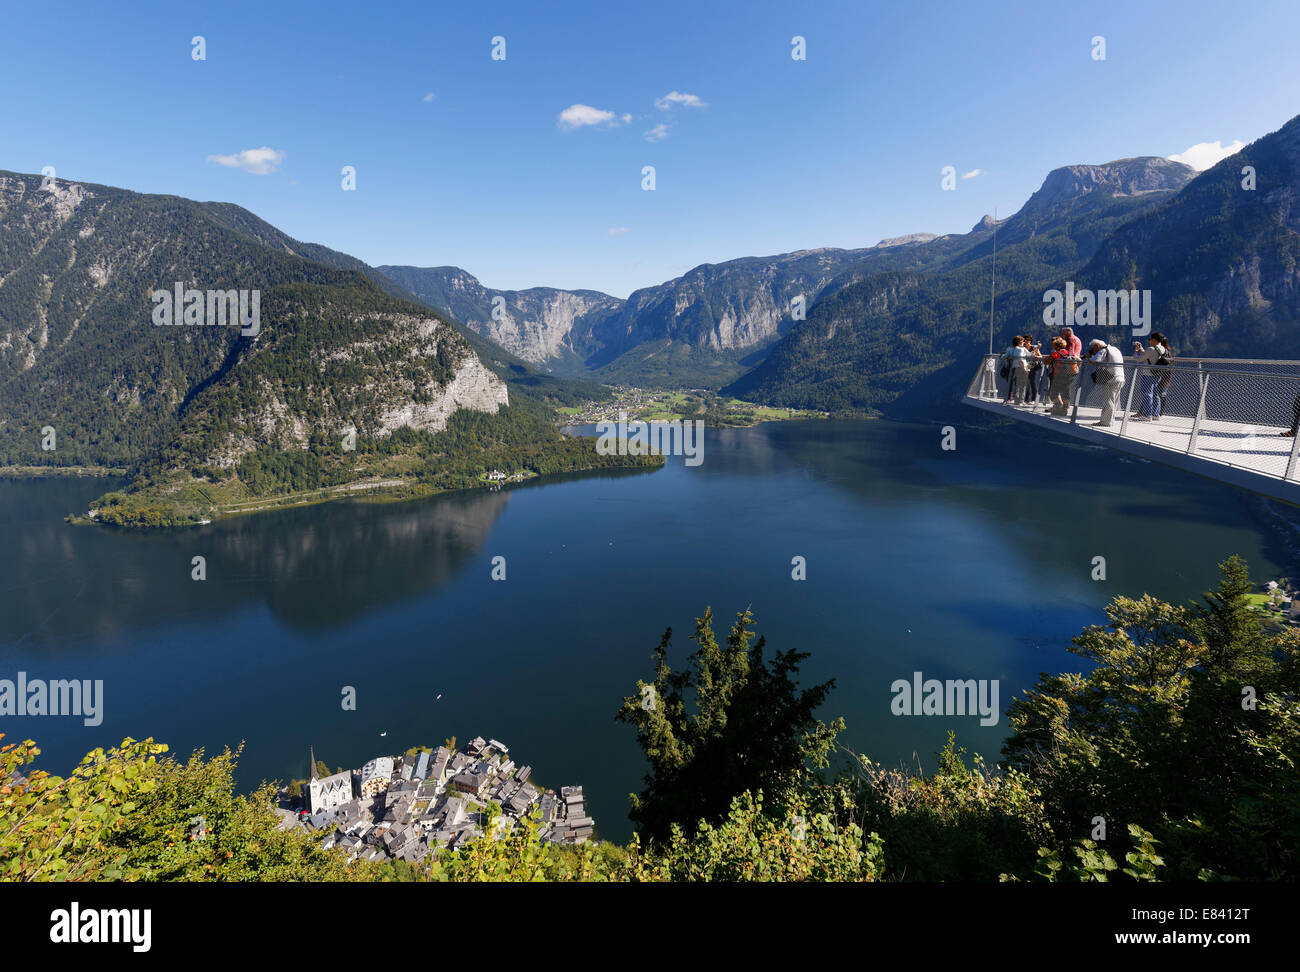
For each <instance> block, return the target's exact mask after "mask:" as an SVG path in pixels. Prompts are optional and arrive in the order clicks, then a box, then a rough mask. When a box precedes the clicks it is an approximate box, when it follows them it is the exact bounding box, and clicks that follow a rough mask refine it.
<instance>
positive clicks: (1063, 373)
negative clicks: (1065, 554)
mask: <svg viewBox="0 0 1300 972" xmlns="http://www.w3.org/2000/svg"><path fill="white" fill-rule="evenodd" d="M1087 360H1088V361H1091V362H1094V363H1096V368H1094V369H1092V370H1091V371H1090V372H1089V376H1090V378H1091V380H1092V381H1093V382H1094V383H1095V384H1096V385H1097V386H1098V390H1099V391H1100V392H1101V396H1102V397H1101V416H1100V419H1099V421H1097V422H1094V423H1093V424H1094V425H1101V426H1110V425H1111V423H1112V422H1114V420H1115V414H1116V413H1117V412H1119V411H1120V393H1121V392H1122V391H1123V389H1124V362H1125V358H1124V354H1123V352H1121V351H1120V349H1119V348H1117V347H1115V346H1114V345H1113V344H1107V343H1106V342H1105V341H1100V340H1098V341H1092V342H1090V343H1089V344H1088V358H1087ZM1082 361H1083V342H1082V341H1080V340H1079V338H1078V337H1076V336H1075V333H1074V329H1073V328H1070V327H1063V328H1061V333H1060V335H1059V336H1058V337H1054V338H1052V341H1051V351H1050V352H1048V353H1047V354H1046V355H1044V354H1043V347H1042V345H1041V344H1039V343H1038V342H1036V341H1035V340H1034V337H1033V335H1031V334H1018V335H1016V337H1014V338H1013V339H1012V341H1011V346H1010V347H1009V348H1007V349H1006V351H1004V352H1003V353H1002V377H1003V378H1005V379H1007V397H1006V400H1005V402H1004V404H1007V405H1021V404H1024V405H1034V404H1036V403H1037V402H1038V401H1039V400H1040V399H1045V400H1046V401H1047V402H1048V403H1050V405H1051V407H1050V408H1049V409H1048V414H1049V415H1067V414H1069V411H1070V401H1071V398H1072V396H1073V395H1074V392H1075V384H1076V383H1077V382H1078V380H1079V373H1080V365H1081V363H1082ZM1128 361H1129V362H1131V363H1133V364H1134V365H1136V367H1135V371H1136V373H1137V376H1138V392H1139V398H1138V402H1139V406H1138V411H1136V412H1135V413H1134V414H1133V417H1134V418H1138V419H1146V420H1150V421H1152V422H1154V421H1158V420H1159V418H1160V415H1161V412H1162V411H1163V410H1164V404H1165V396H1166V394H1167V393H1168V390H1169V381H1170V376H1171V371H1170V369H1169V367H1168V366H1169V365H1170V364H1172V363H1173V352H1171V351H1170V350H1169V342H1168V341H1167V340H1165V336H1164V335H1163V334H1161V333H1160V332H1159V331H1156V332H1154V333H1152V335H1151V337H1150V338H1149V339H1148V342H1147V346H1146V347H1143V346H1142V342H1141V341H1134V342H1133V356H1132V357H1131V358H1129V359H1128ZM1296 401H1297V403H1300V397H1297V399H1296ZM1297 413H1298V416H1300V406H1298V407H1297ZM1292 434H1294V433H1292Z"/></svg>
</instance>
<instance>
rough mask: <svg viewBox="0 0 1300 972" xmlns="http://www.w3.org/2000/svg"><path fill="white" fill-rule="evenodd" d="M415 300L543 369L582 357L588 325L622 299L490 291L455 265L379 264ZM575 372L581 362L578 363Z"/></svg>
mask: <svg viewBox="0 0 1300 972" xmlns="http://www.w3.org/2000/svg"><path fill="white" fill-rule="evenodd" d="M379 270H380V271H381V272H383V273H384V274H387V275H388V276H389V277H390V278H391V279H392V280H393V281H395V282H396V283H398V284H400V285H401V286H402V287H404V288H406V289H407V290H409V291H410V292H411V293H412V294H414V295H415V297H416V298H417V299H419V300H420V301H422V302H423V303H425V304H426V305H428V306H429V307H432V308H435V309H437V310H439V311H442V312H443V313H446V314H448V315H449V316H451V317H453V318H455V319H456V320H457V321H459V322H460V323H462V324H464V325H465V326H466V327H468V328H469V329H470V330H472V331H474V333H476V334H479V335H481V336H483V337H485V338H487V339H488V340H490V341H492V342H493V343H495V344H497V345H498V346H499V347H502V348H504V349H505V350H506V351H509V352H510V353H511V354H513V355H515V356H516V357H518V358H522V359H523V360H524V361H528V362H530V363H533V364H537V365H541V366H543V367H547V366H555V365H557V364H558V365H560V366H561V367H562V366H563V365H564V364H565V363H566V362H572V361H574V360H575V359H580V358H582V357H583V356H584V352H585V348H584V346H583V341H584V338H585V336H586V335H587V334H588V333H589V332H590V331H591V329H593V328H595V327H597V326H598V325H599V323H600V322H601V321H602V320H603V319H604V318H605V317H607V316H608V315H609V314H610V313H611V312H613V311H616V310H618V309H619V308H621V307H622V306H623V301H621V300H619V299H618V298H617V297H611V296H610V295H609V294H602V293H599V292H597V291H594V290H557V289H555V288H552V287H534V288H531V289H529V290H492V289H490V288H488V287H484V286H483V285H482V284H481V283H480V282H479V281H478V280H477V279H476V278H475V277H474V276H472V275H471V274H469V273H466V272H465V271H464V270H461V269H460V268H459V267H427V268H422V267H393V266H385V267H380V268H379ZM579 370H580V366H579Z"/></svg>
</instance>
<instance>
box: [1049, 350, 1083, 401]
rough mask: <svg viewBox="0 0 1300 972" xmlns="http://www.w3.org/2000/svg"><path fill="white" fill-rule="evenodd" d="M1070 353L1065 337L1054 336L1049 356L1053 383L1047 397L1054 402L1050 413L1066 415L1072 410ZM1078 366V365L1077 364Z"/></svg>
mask: <svg viewBox="0 0 1300 972" xmlns="http://www.w3.org/2000/svg"><path fill="white" fill-rule="evenodd" d="M1070 367H1071V365H1070V353H1069V352H1068V351H1067V350H1066V349H1065V338H1059V337H1056V338H1052V353H1051V354H1050V355H1048V357H1047V368H1048V373H1049V374H1050V375H1051V383H1050V384H1049V385H1048V386H1047V397H1048V399H1049V400H1050V401H1051V403H1052V408H1051V410H1050V411H1049V412H1048V413H1047V414H1048V415H1065V414H1066V413H1067V412H1068V411H1069V410H1070V404H1069V402H1070V384H1071V382H1070V379H1071V378H1072V377H1074V376H1073V375H1071V374H1070ZM1076 367H1077V366H1076Z"/></svg>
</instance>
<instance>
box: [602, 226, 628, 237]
mask: <svg viewBox="0 0 1300 972" xmlns="http://www.w3.org/2000/svg"><path fill="white" fill-rule="evenodd" d="M626 232H627V227H626V226H611V227H610V228H609V229H607V230H605V233H606V235H608V236H622V235H623V234H624V233H626Z"/></svg>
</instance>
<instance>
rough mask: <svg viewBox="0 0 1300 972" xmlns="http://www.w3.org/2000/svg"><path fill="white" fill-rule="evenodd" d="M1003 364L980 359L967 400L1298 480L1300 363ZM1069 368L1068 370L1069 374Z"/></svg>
mask: <svg viewBox="0 0 1300 972" xmlns="http://www.w3.org/2000/svg"><path fill="white" fill-rule="evenodd" d="M1005 364H1007V361H1006V360H1005V359H1004V358H1003V356H1002V355H1000V354H993V355H984V356H983V358H982V360H981V361H980V365H979V368H978V369H977V370H976V372H975V376H974V378H972V380H971V383H970V386H969V387H968V388H967V392H966V394H967V397H968V398H972V399H975V400H977V401H980V402H982V403H986V404H992V403H1007V404H1006V407H1007V409H1008V412H1009V413H1011V414H1013V415H1014V414H1015V413H1017V412H1029V413H1032V414H1035V415H1042V416H1047V417H1049V418H1051V419H1055V420H1058V421H1060V422H1063V423H1068V424H1070V425H1087V426H1091V427H1093V428H1096V429H1098V430H1099V431H1103V432H1109V433H1111V434H1115V435H1118V436H1120V437H1121V438H1125V439H1131V440H1134V441H1141V442H1143V443H1145V444H1147V445H1151V446H1155V447H1158V448H1162V449H1170V450H1173V451H1177V452H1182V453H1186V454H1188V455H1195V456H1198V457H1200V458H1204V459H1208V460H1212V461H1215V462H1221V463H1224V464H1226V465H1229V466H1234V467H1238V468H1242V469H1249V470H1251V471H1253V472H1257V473H1261V474H1263V475H1267V476H1276V477H1277V478H1279V479H1284V480H1291V481H1297V480H1300V435H1296V434H1295V433H1296V432H1297V431H1298V427H1300V361H1269V360H1265V359H1245V358H1176V359H1174V360H1173V363H1172V364H1169V365H1153V364H1147V363H1146V362H1145V361H1139V360H1137V359H1134V358H1132V357H1126V358H1125V359H1124V360H1123V362H1122V363H1093V362H1091V361H1088V360H1086V359H1085V360H1080V359H1077V358H1075V359H1065V360H1064V361H1062V360H1061V359H1056V360H1055V362H1053V361H1052V360H1051V359H1048V358H1046V357H1043V358H1030V359H1028V360H1027V362H1026V366H1019V365H1012V366H1011V367H1010V368H1009V370H1008V373H1007V375H1005V376H1004V375H1003V365H1005ZM1071 366H1073V367H1071ZM1074 368H1077V374H1071V373H1070V372H1071V371H1072V370H1073V369H1074ZM1053 370H1055V375H1053V374H1052V372H1053ZM1094 376H1096V377H1095V379H1094ZM1108 379H1109V380H1108ZM1107 413H1110V414H1109V415H1107ZM1107 418H1109V419H1110V422H1109V424H1106V423H1105V419H1107ZM1287 433H1290V434H1289V435H1288V434H1287Z"/></svg>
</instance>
